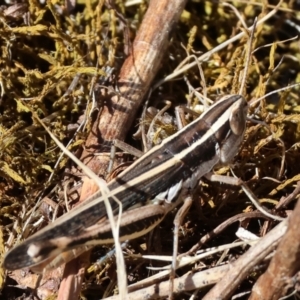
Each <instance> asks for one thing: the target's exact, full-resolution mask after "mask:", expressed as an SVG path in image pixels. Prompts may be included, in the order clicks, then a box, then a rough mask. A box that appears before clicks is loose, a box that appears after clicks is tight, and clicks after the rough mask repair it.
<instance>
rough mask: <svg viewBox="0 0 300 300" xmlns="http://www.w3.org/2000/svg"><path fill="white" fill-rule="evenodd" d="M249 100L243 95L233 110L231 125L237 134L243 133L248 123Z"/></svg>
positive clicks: (230, 119)
mask: <svg viewBox="0 0 300 300" xmlns="http://www.w3.org/2000/svg"><path fill="white" fill-rule="evenodd" d="M246 117H247V102H246V101H245V99H244V98H243V97H241V99H240V100H239V101H237V102H236V103H235V104H234V105H233V107H232V110H231V115H230V118H229V125H230V128H231V130H232V132H233V133H234V134H235V135H241V134H243V132H244V130H245V125H246Z"/></svg>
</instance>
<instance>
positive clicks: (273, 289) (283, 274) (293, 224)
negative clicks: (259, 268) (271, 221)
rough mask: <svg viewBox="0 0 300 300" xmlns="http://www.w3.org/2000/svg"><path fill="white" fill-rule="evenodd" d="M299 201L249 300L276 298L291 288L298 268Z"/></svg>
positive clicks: (299, 237)
mask: <svg viewBox="0 0 300 300" xmlns="http://www.w3.org/2000/svg"><path fill="white" fill-rule="evenodd" d="M299 216H300V202H299V201H298V203H297V205H296V207H295V209H294V211H293V213H292V215H291V216H290V218H289V221H288V229H287V232H286V234H285V235H284V237H283V238H282V240H281V241H280V243H279V245H278V247H277V250H276V253H275V255H274V257H273V258H272V260H271V262H270V265H269V267H268V269H267V270H266V271H265V273H264V274H263V275H261V276H260V278H259V279H258V280H257V282H256V283H255V285H254V287H253V289H252V294H251V296H250V298H249V299H250V300H269V299H273V300H277V299H280V298H281V297H283V296H285V295H286V293H287V290H288V289H289V288H291V283H292V278H293V277H294V276H295V275H296V274H297V272H299V270H300V230H299V228H300V217H299Z"/></svg>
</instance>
